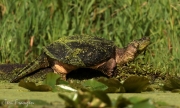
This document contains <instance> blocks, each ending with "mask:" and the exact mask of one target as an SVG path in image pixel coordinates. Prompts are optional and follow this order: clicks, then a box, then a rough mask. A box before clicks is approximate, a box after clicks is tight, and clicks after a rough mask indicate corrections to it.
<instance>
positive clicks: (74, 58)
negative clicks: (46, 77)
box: [44, 35, 116, 67]
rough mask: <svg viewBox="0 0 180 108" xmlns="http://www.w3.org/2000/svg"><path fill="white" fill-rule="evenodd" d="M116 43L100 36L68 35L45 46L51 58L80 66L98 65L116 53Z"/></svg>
mask: <svg viewBox="0 0 180 108" xmlns="http://www.w3.org/2000/svg"><path fill="white" fill-rule="evenodd" d="M115 50H116V49H115V45H114V43H113V42H112V41H108V40H105V39H102V38H99V37H92V36H86V35H76V36H66V37H63V38H60V39H59V40H57V41H55V42H54V43H52V44H50V45H48V46H46V47H45V48H44V51H45V53H46V54H47V56H49V57H50V58H53V59H55V60H58V61H60V62H62V63H66V64H71V65H74V66H79V67H89V66H95V65H98V64H100V63H102V62H104V61H106V60H108V59H110V58H111V57H112V56H113V55H114V54H115Z"/></svg>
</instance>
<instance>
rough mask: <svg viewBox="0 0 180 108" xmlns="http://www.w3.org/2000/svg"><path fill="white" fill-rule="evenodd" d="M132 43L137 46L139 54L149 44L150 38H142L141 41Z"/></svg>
mask: <svg viewBox="0 0 180 108" xmlns="http://www.w3.org/2000/svg"><path fill="white" fill-rule="evenodd" d="M132 43H133V44H136V45H137V46H136V47H137V52H138V53H141V52H142V51H144V50H145V49H146V47H147V46H148V45H149V44H150V37H143V38H141V39H138V40H135V41H133V42H132Z"/></svg>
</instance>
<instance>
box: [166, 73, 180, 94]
mask: <svg viewBox="0 0 180 108" xmlns="http://www.w3.org/2000/svg"><path fill="white" fill-rule="evenodd" d="M163 88H164V89H165V90H170V91H173V92H174V91H177V92H179V90H180V78H179V77H175V76H174V77H169V78H167V79H166V80H165V83H164V86H163Z"/></svg>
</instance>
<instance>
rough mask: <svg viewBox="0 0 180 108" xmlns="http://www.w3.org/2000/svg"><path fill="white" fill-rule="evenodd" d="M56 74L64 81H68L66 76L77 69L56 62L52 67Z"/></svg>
mask: <svg viewBox="0 0 180 108" xmlns="http://www.w3.org/2000/svg"><path fill="white" fill-rule="evenodd" d="M51 68H52V69H53V70H54V73H56V74H59V75H60V77H61V79H62V80H66V75H67V74H68V73H69V72H71V71H72V70H75V69H77V67H76V66H73V65H69V64H65V63H62V62H59V61H54V62H53V65H52V67H51Z"/></svg>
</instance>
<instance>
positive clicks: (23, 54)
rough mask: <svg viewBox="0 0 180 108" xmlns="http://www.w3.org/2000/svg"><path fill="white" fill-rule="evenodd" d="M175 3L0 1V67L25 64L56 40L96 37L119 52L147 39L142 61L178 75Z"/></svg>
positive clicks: (150, 0)
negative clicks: (149, 43)
mask: <svg viewBox="0 0 180 108" xmlns="http://www.w3.org/2000/svg"><path fill="white" fill-rule="evenodd" d="M179 12H180V3H179V0H123V1H122V0H121V1H119V0H105V1H100V0H84V1H83V0H43V1H41V0H30V1H22V0H11V1H7V0H1V1H0V25H1V26H0V33H1V34H0V37H1V38H0V62H1V63H28V62H29V61H31V60H32V59H34V58H35V57H36V56H37V55H39V54H40V52H41V50H42V47H43V46H44V45H47V44H48V43H51V42H53V41H54V40H56V39H58V38H60V37H61V36H69V35H73V34H90V35H97V36H100V37H103V38H106V39H109V40H113V41H114V42H115V43H116V44H117V46H119V47H124V46H126V45H127V43H128V42H130V41H132V40H134V39H138V38H141V37H142V36H150V38H151V41H152V44H151V45H150V47H148V50H147V53H146V55H145V57H144V59H142V58H140V59H142V60H143V61H144V62H145V63H146V64H152V65H153V66H154V67H156V68H159V69H161V70H162V71H163V72H169V73H172V74H177V73H178V72H179V70H180V69H179V67H180V66H179V60H180V59H179V54H180V50H179V46H180V36H179V34H180V30H179V29H180V21H179V19H180V16H179Z"/></svg>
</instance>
